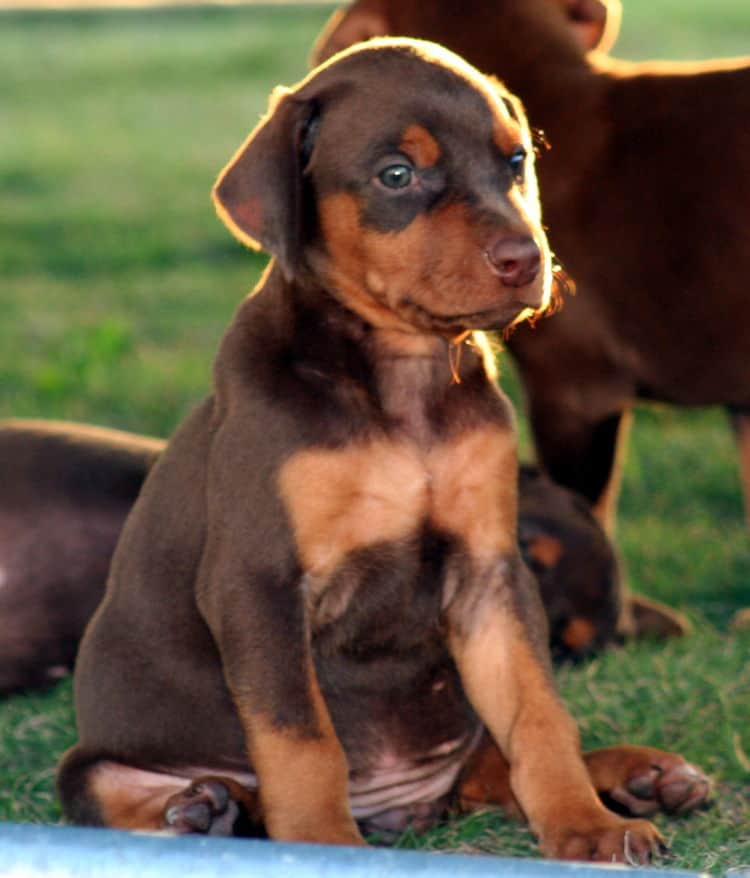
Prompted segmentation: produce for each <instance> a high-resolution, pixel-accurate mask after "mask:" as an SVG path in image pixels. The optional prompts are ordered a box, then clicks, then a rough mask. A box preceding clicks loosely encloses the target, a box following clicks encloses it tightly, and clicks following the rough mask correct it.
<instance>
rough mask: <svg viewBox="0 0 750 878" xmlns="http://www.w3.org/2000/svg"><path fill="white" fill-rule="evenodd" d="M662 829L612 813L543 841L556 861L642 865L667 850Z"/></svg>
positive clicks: (546, 854) (543, 849)
mask: <svg viewBox="0 0 750 878" xmlns="http://www.w3.org/2000/svg"><path fill="white" fill-rule="evenodd" d="M666 850H667V849H666V846H665V845H664V839H663V838H662V836H661V834H660V833H659V830H658V829H657V828H656V827H655V826H654V825H653V824H651V823H649V822H648V820H625V819H623V818H619V817H615V816H614V815H612V818H611V819H606V820H599V821H597V823H596V824H595V825H593V826H588V827H586V828H585V829H579V828H573V829H571V828H567V829H565V830H562V831H560V832H557V833H554V834H553V835H552V837H551V838H550V839H545V840H543V842H542V852H543V853H544V854H545V856H548V857H552V858H554V859H557V860H594V861H596V862H604V863H627V864H629V865H631V866H640V865H643V864H644V863H648V862H649V861H650V860H651V857H652V856H653V855H654V854H660V853H665V852H666Z"/></svg>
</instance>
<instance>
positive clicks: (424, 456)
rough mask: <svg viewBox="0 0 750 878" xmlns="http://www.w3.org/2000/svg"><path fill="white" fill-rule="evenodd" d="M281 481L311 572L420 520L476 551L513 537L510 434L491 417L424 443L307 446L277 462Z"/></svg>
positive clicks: (502, 549) (498, 550) (507, 545)
mask: <svg viewBox="0 0 750 878" xmlns="http://www.w3.org/2000/svg"><path fill="white" fill-rule="evenodd" d="M279 486H280V489H281V495H282V498H283V500H284V502H285V504H286V507H287V510H288V513H289V516H290V519H291V523H292V527H293V529H294V535H295V540H296V543H297V548H298V551H299V555H300V560H301V562H302V566H303V568H304V570H305V572H306V573H308V574H310V575H312V576H313V577H314V578H315V579H325V578H327V577H328V576H329V575H330V574H332V573H333V572H334V571H335V570H336V568H337V567H338V566H339V565H340V564H341V562H342V561H343V560H344V558H345V557H346V556H347V555H348V554H350V553H351V552H352V551H354V550H356V549H361V548H364V547H366V546H369V545H373V544H375V543H378V542H383V541H387V542H392V541H398V540H401V539H408V538H409V537H412V536H414V535H416V534H417V533H418V532H419V530H420V529H421V528H422V527H423V526H424V525H425V524H432V525H433V526H434V527H436V528H437V529H440V530H442V531H445V532H447V533H450V534H453V535H455V536H458V537H459V538H460V539H461V540H462V542H463V543H464V545H465V546H466V548H467V550H468V552H469V554H470V555H471V556H473V557H476V558H477V559H478V560H484V559H486V558H490V557H494V556H496V555H499V554H505V553H506V552H507V551H509V550H510V549H511V548H512V547H513V546H514V545H515V539H516V536H515V526H516V525H515V521H516V456H515V438H514V436H513V434H512V432H511V431H510V430H507V429H501V428H499V427H497V426H484V427H481V428H479V429H475V430H473V431H471V432H467V433H465V434H463V435H461V436H459V437H458V438H456V439H454V440H453V441H451V442H448V443H443V444H440V445H438V446H435V447H432V448H430V449H421V448H420V447H419V446H417V445H416V443H409V442H406V441H403V442H402V441H395V440H388V439H382V440H376V441H370V442H367V443H362V444H357V445H351V446H348V447H346V448H343V449H335V450H332V449H307V450H305V451H301V452H299V453H297V454H295V455H294V456H293V457H291V458H290V459H289V460H288V461H287V462H286V463H285V464H284V466H283V467H282V469H281V472H280V474H279Z"/></svg>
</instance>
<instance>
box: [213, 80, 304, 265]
mask: <svg viewBox="0 0 750 878" xmlns="http://www.w3.org/2000/svg"><path fill="white" fill-rule="evenodd" d="M317 120H318V110H317V107H316V105H315V104H314V103H312V102H310V101H303V100H298V99H295V97H294V95H293V94H292V93H291V92H289V91H288V90H287V89H281V88H279V89H276V91H274V93H273V95H272V97H271V103H270V107H269V111H268V114H267V115H266V117H265V118H264V119H263V120H262V121H261V122H260V124H259V125H258V126H257V128H255V130H254V131H253V132H252V133H251V134H250V136H249V137H248V138H247V140H246V141H245V142H244V143H243V144H242V146H241V147H240V148H239V149H238V150H237V152H236V153H235V155H234V156H233V157H232V159H231V161H230V162H229V164H228V165H227V166H226V167H225V168H224V170H223V171H222V172H221V173H220V174H219V178H218V180H217V181H216V184H215V185H214V188H213V191H212V193H211V195H212V198H213V201H214V204H215V206H216V210H217V212H218V214H219V217H220V218H221V220H222V221H223V222H224V223H225V225H226V226H227V228H228V229H229V230H230V231H231V232H232V234H233V235H236V236H237V237H238V238H239V239H240V241H242V243H243V244H246V245H247V246H249V247H252V248H253V249H258V248H262V249H263V250H266V251H267V252H269V253H270V254H271V255H272V256H274V257H276V259H277V261H278V263H279V265H280V266H281V269H282V271H283V272H284V275H285V277H286V278H287V279H290V278H291V277H293V275H294V274H295V271H296V269H297V267H298V265H299V261H300V258H301V253H302V244H303V241H302V232H303V230H302V212H303V205H302V200H303V186H302V175H303V173H304V169H305V166H306V164H307V162H308V161H309V159H310V154H311V152H312V148H313V145H314V138H315V133H316V132H317Z"/></svg>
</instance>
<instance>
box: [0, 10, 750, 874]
mask: <svg viewBox="0 0 750 878" xmlns="http://www.w3.org/2000/svg"><path fill="white" fill-rule="evenodd" d="M625 6H626V15H625V25H624V29H623V34H622V38H621V41H620V44H619V47H618V51H619V53H620V54H622V55H623V56H626V57H631V58H638V57H657V56H661V57H667V56H670V57H699V56H703V57H709V56H711V55H719V54H723V55H731V54H740V53H742V52H746V51H747V50H748V48H750V39H749V38H750V6H748V4H747V0H660V2H658V3H654V2H652V0H626V2H625ZM328 11H329V7H269V8H264V7H255V8H205V9H204V8H187V9H170V10H158V9H157V10H151V11H125V12H122V11H118V12H85V13H83V12H81V13H76V12H68V13H58V12H39V13H4V14H0V108H2V109H1V111H0V205H1V206H2V209H1V210H0V284H1V285H2V286H1V292H0V302H1V305H0V307H1V313H2V320H1V321H0V417H7V416H37V417H56V418H70V419H77V420H87V421H92V422H96V423H100V424H105V425H110V426H117V427H121V428H125V429H131V430H136V431H139V432H149V433H153V434H157V435H166V434H167V433H168V432H169V431H170V430H171V429H172V428H173V427H174V425H175V424H176V423H177V422H178V420H179V419H180V418H181V417H182V416H183V415H184V414H185V413H186V411H187V410H188V409H189V407H190V406H191V405H192V404H193V403H194V402H195V401H196V400H197V399H198V398H199V397H200V396H201V395H202V394H203V393H204V392H205V391H206V389H207V387H208V383H209V379H210V367H211V361H212V357H213V353H214V350H215V348H216V345H217V342H218V339H219V337H220V334H221V332H222V330H223V328H224V326H225V325H226V323H227V322H228V320H229V318H230V316H231V314H232V312H233V309H234V308H235V306H236V304H237V303H238V302H239V300H240V298H241V296H242V295H243V293H244V292H245V291H246V290H248V289H249V288H250V287H251V286H252V285H253V283H254V281H255V279H256V278H257V275H258V273H259V271H260V269H261V267H262V265H263V264H264V262H265V259H264V258H263V257H261V256H257V255H253V254H249V253H248V252H246V251H243V250H242V248H241V247H240V246H239V245H237V244H235V243H234V242H233V241H232V240H231V239H230V238H229V235H228V234H227V233H226V231H225V230H224V228H223V227H222V226H221V225H220V223H219V222H218V221H217V220H216V218H215V216H214V214H213V210H212V208H211V205H210V202H209V198H208V192H209V188H210V186H211V183H212V181H213V179H214V177H215V175H216V173H217V171H218V170H219V168H220V167H221V166H222V164H223V163H224V162H225V160H226V159H227V158H228V157H229V156H230V155H231V153H232V152H233V150H234V149H235V148H236V146H237V145H238V144H239V143H240V141H241V140H242V139H243V137H244V136H245V134H246V133H247V131H248V130H249V129H250V128H251V127H252V125H253V124H254V122H255V121H256V120H257V118H258V116H259V114H260V113H261V112H262V111H263V109H264V107H265V102H266V97H267V94H268V92H269V90H270V88H271V87H272V86H273V85H274V84H276V83H277V82H291V81H294V80H295V79H297V78H299V77H300V76H301V75H303V74H304V72H305V70H306V55H307V51H308V48H309V46H310V43H311V41H312V38H313V36H314V34H315V33H316V31H317V30H318V29H319V27H320V25H321V24H322V22H323V21H324V19H325V18H326V16H327V13H328ZM738 124H748V120H740V119H738ZM505 372H506V375H507V376H508V380H509V389H510V390H511V392H512V393H514V394H515V395H516V398H517V392H516V390H515V382H514V381H513V378H512V368H511V367H510V365H509V364H508V363H506V366H505ZM620 542H621V546H622V549H623V552H624V554H625V557H626V560H627V565H628V570H629V575H630V578H631V580H632V581H633V583H634V584H636V585H637V587H638V588H640V589H641V590H642V591H644V592H645V593H647V594H649V595H652V596H654V597H656V598H659V599H662V600H665V601H668V602H670V603H672V604H674V605H676V606H678V607H680V608H681V609H682V610H684V611H685V612H687V613H688V614H689V615H690V617H691V618H692V619H693V621H694V622H695V623H696V629H697V633H696V634H695V635H694V636H693V637H691V638H689V639H687V640H685V641H684V642H681V643H671V644H668V645H667V646H663V645H653V644H640V645H630V646H628V647H627V648H626V649H624V650H622V651H619V652H616V653H610V654H607V655H604V656H602V657H600V658H598V659H596V660H595V661H593V662H591V663H590V664H588V665H586V666H585V667H582V668H576V669H565V670H564V671H562V672H561V673H560V684H561V687H562V690H563V692H564V695H565V697H566V699H567V701H568V703H569V705H570V707H571V709H572V711H573V713H574V714H575V716H576V717H577V719H578V720H579V722H580V724H581V728H582V730H583V737H584V741H585V744H586V746H587V747H593V746H598V745H603V744H609V743H615V742H617V741H621V740H629V741H631V742H633V743H644V744H645V743H648V744H652V745H655V746H660V747H664V748H668V749H676V750H681V751H683V752H684V753H685V754H686V755H687V756H688V757H689V758H691V759H692V760H694V761H695V762H698V763H699V764H701V765H702V766H703V767H704V768H706V769H708V770H710V771H711V773H712V774H713V776H714V777H715V779H716V782H717V794H718V795H717V805H716V807H714V808H713V809H712V810H710V811H707V812H705V813H701V814H699V815H697V816H694V817H691V818H689V819H685V820H666V819H662V820H660V821H659V823H660V826H661V828H662V830H663V831H664V833H665V834H666V835H667V837H668V838H669V839H670V840H671V841H672V850H673V853H672V857H671V858H670V859H668V860H665V861H664V863H663V864H664V865H669V866H673V867H681V868H688V869H701V870H707V871H711V872H715V873H720V872H722V871H723V870H724V869H726V868H728V867H730V866H736V865H739V864H741V863H750V806H749V805H748V800H749V799H750V661H749V660H748V659H749V657H750V637H748V635H747V634H745V635H739V634H729V633H727V623H728V621H729V619H730V617H731V615H732V613H733V612H734V611H735V610H736V609H738V608H739V607H742V606H748V605H750V541H749V540H748V535H747V532H746V530H745V527H744V524H743V518H742V506H741V498H740V490H739V482H738V478H737V474H736V465H735V456H734V451H733V447H732V442H731V437H730V435H729V431H728V429H727V427H726V424H725V421H724V418H723V416H722V414H721V413H720V412H713V411H701V412H690V413H688V412H684V411H683V412H678V411H675V410H672V409H667V408H650V409H648V410H646V409H643V410H640V411H639V412H638V414H637V418H636V424H635V428H634V432H633V440H632V447H631V450H630V454H629V457H628V462H627V470H626V477H625V483H624V490H623V498H622V504H621V518H620ZM73 738H74V732H73V718H72V710H71V704H70V686H69V684H68V683H63V684H62V685H61V686H60V687H59V688H58V689H56V690H55V691H54V692H51V693H48V694H46V695H33V696H27V697H17V698H13V699H10V700H7V701H6V702H4V703H3V704H2V705H0V819H4V820H16V821H57V820H58V819H59V810H58V807H57V805H56V803H55V801H54V796H53V790H52V779H53V771H54V764H55V760H56V759H57V757H58V755H59V753H60V752H61V751H62V750H63V749H64V748H65V747H66V746H68V745H69V744H70V743H72V741H73ZM402 844H403V845H404V846H414V845H420V846H425V845H427V846H440V847H449V848H453V849H456V848H460V849H464V850H466V849H471V850H485V851H492V852H497V853H505V854H522V855H533V854H534V853H535V848H534V845H533V842H532V839H531V837H530V836H529V834H528V833H527V832H526V831H525V830H521V829H519V828H518V827H517V826H513V825H510V824H508V823H504V822H503V821H502V820H500V819H499V818H498V817H497V816H496V815H491V814H485V815H479V816H477V817H473V818H471V819H468V820H464V821H457V822H454V823H451V824H450V825H448V826H446V827H445V828H442V829H440V830H436V831H435V832H433V833H432V834H430V835H429V836H427V837H426V838H422V839H414V838H411V837H405V838H404V839H403V840H402Z"/></svg>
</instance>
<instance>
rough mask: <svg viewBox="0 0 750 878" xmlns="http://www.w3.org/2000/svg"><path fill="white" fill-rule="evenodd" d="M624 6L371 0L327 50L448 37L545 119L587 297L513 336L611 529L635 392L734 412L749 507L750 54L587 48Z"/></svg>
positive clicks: (528, 376)
mask: <svg viewBox="0 0 750 878" xmlns="http://www.w3.org/2000/svg"><path fill="white" fill-rule="evenodd" d="M607 7H609V11H610V22H609V26H608V25H607V15H606V13H607ZM618 19H619V3H615V2H613V0H609V2H608V3H607V4H604V3H602V2H600V0H495V2H493V3H492V4H490V5H489V6H488V4H486V3H484V2H480V0H468V2H467V3H462V4H460V5H458V4H456V3H454V2H452V0H432V2H430V3H424V2H421V0H357V2H355V3H353V4H352V5H351V6H349V7H348V8H346V9H345V10H344V11H343V12H340V13H337V14H336V15H335V16H334V18H333V19H332V20H331V22H330V23H329V25H328V27H327V28H326V30H325V31H324V33H323V34H322V36H321V38H320V40H319V42H318V45H317V47H316V52H315V55H316V57H317V58H318V59H322V58H325V57H327V56H328V55H329V54H330V53H331V52H333V51H337V50H338V49H342V48H344V47H345V46H346V45H349V44H350V43H352V42H355V41H358V40H363V39H367V38H368V37H372V36H378V35H382V34H403V35H406V36H413V37H422V38H424V39H431V40H435V41H436V42H440V43H443V44H444V45H446V46H448V48H450V49H453V50H454V51H456V52H459V53H460V54H461V55H463V56H464V57H466V58H467V59H468V60H469V61H470V62H471V63H473V64H475V65H476V66H477V67H478V68H479V69H480V70H483V71H486V72H488V73H493V74H495V75H497V76H499V77H500V78H501V79H502V80H503V81H504V82H505V83H506V84H507V85H508V87H509V88H511V89H512V90H513V91H514V92H516V93H517V94H518V95H519V97H520V98H521V100H522V101H523V102H524V105H525V107H526V109H527V111H528V114H529V119H530V121H531V124H532V125H534V126H536V127H538V128H541V129H543V130H544V132H545V135H546V137H547V139H548V141H549V143H550V144H551V147H552V149H551V150H550V151H549V152H548V153H545V155H544V160H543V161H542V162H540V167H539V173H540V189H541V196H542V202H543V204H544V212H545V220H546V223H547V225H548V227H549V229H550V236H551V243H552V247H553V250H554V251H555V254H556V255H557V256H558V257H559V259H560V260H561V262H562V264H563V265H564V267H565V269H566V271H567V272H569V273H570V274H571V276H572V277H573V279H574V281H575V283H576V286H577V289H578V294H577V295H576V296H575V297H572V298H569V299H568V301H567V302H566V305H565V307H564V308H563V309H562V310H561V311H560V313H559V314H556V315H555V317H554V319H551V320H545V321H542V322H540V323H539V324H538V325H537V326H536V328H535V329H534V331H533V332H532V331H529V329H528V328H527V327H520V328H519V329H518V331H516V332H515V333H514V334H513V336H512V338H511V339H510V342H509V347H510V349H511V351H512V353H513V355H514V356H515V358H516V359H517V361H518V363H519V365H520V371H521V375H522V377H523V382H524V386H525V390H526V394H527V399H528V409H529V415H530V419H531V426H532V430H533V434H534V439H535V443H536V447H537V451H538V455H539V460H540V462H541V463H542V464H543V466H544V468H545V470H546V471H547V472H548V473H549V474H550V475H551V476H552V478H553V479H555V481H557V482H559V483H561V484H563V485H567V486H568V487H570V488H572V489H573V490H575V491H576V492H577V493H580V494H582V495H583V496H585V497H586V498H587V499H588V500H589V501H590V502H591V503H592V504H594V505H595V506H596V509H597V513H598V515H599V517H600V519H601V520H602V521H603V522H604V523H605V524H606V526H607V528H608V530H610V531H611V528H612V525H613V520H614V510H615V503H616V494H617V488H618V480H619V478H618V477H619V471H618V466H617V464H618V460H620V459H621V457H622V455H621V454H618V443H621V442H622V441H623V439H624V434H625V432H626V430H625V427H626V425H627V422H628V413H629V410H630V406H631V403H632V402H633V400H635V399H658V400H662V401H665V402H671V403H676V404H679V405H687V406H694V405H717V404H718V405H723V406H726V407H727V409H729V410H730V411H731V412H733V413H734V416H735V422H736V427H737V436H738V438H739V441H740V458H741V463H742V469H743V472H744V477H743V480H744V484H745V494H746V503H747V508H748V511H749V513H750V500H749V498H750V418H749V417H748V414H750V358H748V356H747V352H748V338H749V337H750V316H749V315H750V311H749V310H748V308H747V306H746V298H747V297H746V287H747V278H748V276H750V248H748V247H747V232H746V230H747V227H748V225H749V224H750V131H749V130H748V127H747V126H746V125H741V124H738V120H739V119H745V118H748V117H749V116H750V63H748V59H744V60H738V61H720V62H713V63H699V64H692V65H691V64H667V63H649V64H631V63H625V62H621V61H616V60H614V59H612V58H608V57H605V56H604V55H602V54H601V53H597V52H595V53H593V54H586V51H587V50H588V49H591V48H593V47H595V46H597V45H599V46H600V47H601V48H608V47H609V45H610V44H611V42H612V41H613V40H614V38H615V35H616V31H617V21H618Z"/></svg>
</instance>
